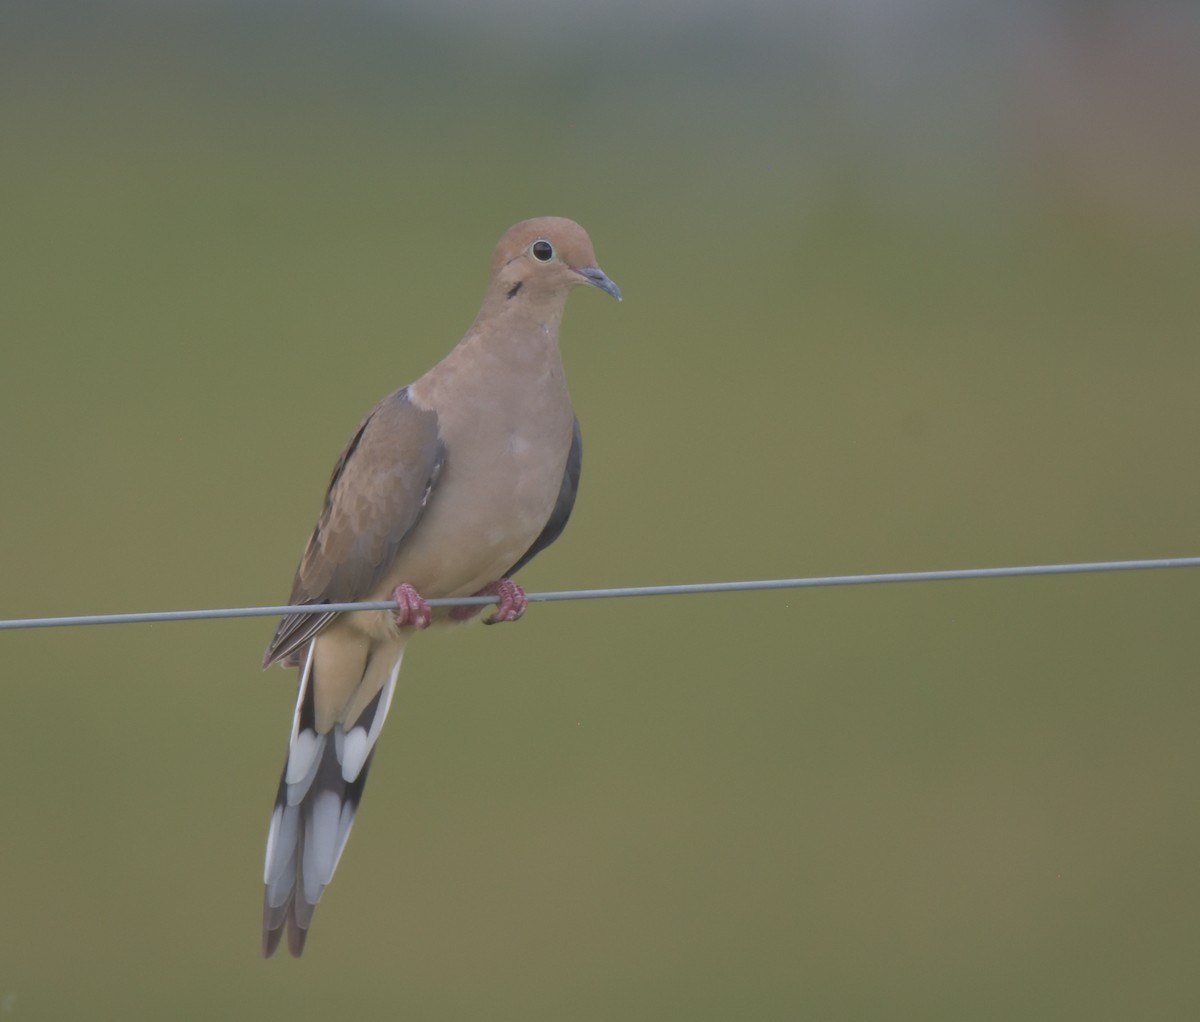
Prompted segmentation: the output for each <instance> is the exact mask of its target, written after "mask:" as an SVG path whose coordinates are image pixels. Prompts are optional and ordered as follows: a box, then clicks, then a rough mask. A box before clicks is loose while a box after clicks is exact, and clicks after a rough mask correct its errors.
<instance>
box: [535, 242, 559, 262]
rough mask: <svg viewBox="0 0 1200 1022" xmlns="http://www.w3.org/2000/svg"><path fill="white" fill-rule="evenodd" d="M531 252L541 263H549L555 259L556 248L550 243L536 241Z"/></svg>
mask: <svg viewBox="0 0 1200 1022" xmlns="http://www.w3.org/2000/svg"><path fill="white" fill-rule="evenodd" d="M530 251H531V252H533V258H534V259H536V260H537V261H538V262H539V263H548V262H549V261H550V260H551V259H553V258H554V246H553V245H551V244H550V242H548V241H535V242H534V243H533V246H532V248H531V249H530Z"/></svg>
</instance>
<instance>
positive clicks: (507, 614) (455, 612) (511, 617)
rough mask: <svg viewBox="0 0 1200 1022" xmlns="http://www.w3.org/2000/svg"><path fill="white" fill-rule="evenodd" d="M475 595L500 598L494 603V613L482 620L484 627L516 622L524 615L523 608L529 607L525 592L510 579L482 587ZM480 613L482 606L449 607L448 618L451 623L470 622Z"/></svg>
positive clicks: (503, 579)
mask: <svg viewBox="0 0 1200 1022" xmlns="http://www.w3.org/2000/svg"><path fill="white" fill-rule="evenodd" d="M475 595H476V596H498V597H500V599H499V600H497V601H496V613H494V614H493V615H492V616H491V617H487V618H484V619H483V623H484V624H485V625H494V624H495V623H496V622H497V621H516V620H517V618H519V617H520V616H521V615H522V614H524V613H525V608H526V607H528V606H529V600H528V599H527V598H526V596H525V590H524V589H522V588H521V587H520V586H519V585H517V583H516V582H514V581H513V580H512V579H511V578H502V579H500V581H499V582H493V583H492V584H491V585H490V586H484V587H483V588H482V589H480V590H479V592H477V593H476V594H475ZM482 611H483V607H482V606H475V605H473V604H468V605H467V606H465V607H451V608H450V618H451V620H453V621H470V620H471V618H473V617H474V616H475V615H476V614H479V613H481V612H482Z"/></svg>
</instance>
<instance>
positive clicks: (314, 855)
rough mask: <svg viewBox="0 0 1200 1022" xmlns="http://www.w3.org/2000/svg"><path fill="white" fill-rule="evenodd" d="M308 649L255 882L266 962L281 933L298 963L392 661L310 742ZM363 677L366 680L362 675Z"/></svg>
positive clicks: (387, 697) (362, 777)
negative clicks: (346, 718) (342, 717)
mask: <svg viewBox="0 0 1200 1022" xmlns="http://www.w3.org/2000/svg"><path fill="white" fill-rule="evenodd" d="M313 646H314V643H313V642H310V643H309V647H308V654H307V657H306V658H305V662H304V667H303V669H302V671H301V674H300V691H299V694H298V696H297V699H296V712H295V715H294V716H293V718H292V735H291V740H290V742H289V743H288V756H287V762H286V764H285V765H284V768H283V776H282V777H281V778H280V780H279V791H278V793H277V794H276V796H275V809H274V811H273V812H272V813H271V826H270V830H269V831H268V834H267V855H266V865H265V867H264V870H263V882H264V884H265V885H266V890H265V892H264V895H263V943H262V950H263V957H265V958H270V957H271V955H273V954H274V953H275V949H276V948H277V947H278V946H279V941H280V938H281V937H282V936H283V931H284V929H285V927H286V929H287V931H288V951H290V952H291V954H292V955H293V956H294V957H299V956H300V953H301V952H302V951H303V950H304V940H305V938H306V937H307V936H308V927H309V924H310V923H311V922H312V916H313V911H314V910H315V909H316V907H317V901H318V900H319V899H320V897H321V892H322V891H324V890H325V886H326V884H328V883H329V881H330V880H332V879H333V872H334V870H335V869H337V864H338V860H339V859H340V858H341V856H342V850H343V849H344V848H345V847H346V839H347V838H348V837H349V836H350V827H351V826H352V825H353V823H354V814H355V813H356V812H357V811H358V803H359V800H360V799H361V798H362V793H363V787H364V786H365V785H366V780H367V772H368V770H369V769H370V766H371V758H372V756H373V755H374V752H375V741H376V739H377V738H378V737H379V730H380V728H382V727H383V721H384V719H385V718H386V717H387V712H388V707H389V706H390V705H391V702H392V694H393V692H394V691H395V688H396V677H397V675H398V674H399V673H400V660H401V658H402V656H403V651H401V656H400V657H397V658H396V662H395V664H393V665H391V670H390V671H389V672H388V675H387V680H386V681H385V682H384V684H383V686H382V687H381V688H380V689H379V691H378V692H376V693H375V695H374V697H373V698H372V699H371V700H370V702H368V703H367V705H366V707H365V708H364V709H363V711H362V712H361V713H360V714H359V715H358V717H357V719H356V720H355V721H354V722H353V724H351V725H349V726H347V725H345V724H343V723H341V722H338V723H336V724H335V725H334V726H333V729H332V730H331V731H329V732H327V733H325V734H318V732H317V729H316V712H315V703H314V695H313V689H314V686H313ZM368 673H369V672H368Z"/></svg>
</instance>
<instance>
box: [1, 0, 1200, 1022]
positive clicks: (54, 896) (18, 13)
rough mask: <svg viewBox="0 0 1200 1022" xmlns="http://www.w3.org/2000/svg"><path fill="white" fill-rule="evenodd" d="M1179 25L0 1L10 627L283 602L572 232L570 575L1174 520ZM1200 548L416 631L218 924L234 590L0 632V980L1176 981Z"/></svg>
mask: <svg viewBox="0 0 1200 1022" xmlns="http://www.w3.org/2000/svg"><path fill="white" fill-rule="evenodd" d="M1197 10H1198V9H1197V8H1196V5H1195V4H1191V3H1184V2H1180V3H1175V4H1171V3H1162V4H1158V3H1154V4H1135V3H1133V2H1132V0H1131V2H1129V3H1125V4H1120V3H1092V4H1078V3H1068V2H1062V3H1054V2H1050V0H1046V2H1042V3H1019V4H1009V5H1003V4H1001V5H995V4H984V3H975V2H967V0H962V2H957V3H950V2H937V0H895V2H893V3H890V4H876V3H869V2H866V0H863V2H858V3H851V4H847V3H835V2H834V0H826V2H823V3H811V4H790V3H784V2H782V0H779V2H774V3H773V2H769V0H758V2H755V0H741V2H737V3H735V2H732V0H709V2H707V3H684V2H683V0H676V2H674V3H660V4H654V5H651V6H649V7H647V6H646V5H644V4H640V3H634V2H632V0H625V2H613V3H592V4H587V5H583V4H562V5H552V4H547V3H537V2H534V0H525V2H513V3H507V4H504V5H485V4H479V3H472V2H471V0H456V2H454V3H449V4H447V3H443V4H440V5H437V6H436V7H435V6H434V5H432V4H428V3H401V2H399V0H395V2H387V0H374V2H358V3H353V4H334V3H325V4H321V3H304V4H284V3H276V2H258V3H233V2H229V3H217V2H193V3H151V2H148V0H146V2H133V0H122V2H115V3H113V2H110V3H107V4H104V5H96V4H73V3H60V2H47V0H42V2H31V0H24V2H21V0H18V2H16V3H12V2H10V3H6V4H4V5H3V6H2V7H0V147H2V149H0V153H2V162H0V168H2V169H0V180H2V182H3V187H2V188H0V329H2V335H0V336H2V338H3V340H2V343H3V353H4V358H3V370H2V372H0V425H2V428H3V433H2V435H3V438H4V439H3V440H2V441H0V450H2V451H3V453H2V455H0V479H2V482H0V519H2V522H3V528H2V529H0V570H2V572H3V579H4V585H3V589H2V591H0V616H3V617H24V616H33V615H53V614H67V613H89V612H105V611H120V610H148V609H164V608H171V609H174V608H191V607H206V606H228V605H249V604H256V603H277V602H279V601H281V600H282V599H283V598H284V597H285V596H286V594H287V591H288V587H289V584H290V580H291V574H292V571H293V568H294V565H295V562H296V559H297V558H298V556H299V553H300V550H301V548H302V545H303V543H304V540H305V539H306V537H307V534H308V531H309V529H310V527H311V525H312V521H313V519H314V517H315V515H316V512H317V510H318V508H319V503H320V499H321V496H322V493H323V487H324V485H325V482H326V479H327V477H328V472H329V469H330V466H331V465H332V462H333V459H334V458H335V457H336V455H337V453H338V451H339V450H340V448H341V446H342V444H343V443H344V441H345V439H346V437H347V436H348V435H349V433H350V431H351V430H352V429H353V427H354V426H355V425H356V423H357V422H358V421H359V418H360V416H361V415H362V414H363V413H364V412H365V411H366V409H367V408H369V407H370V406H371V404H373V403H374V401H375V400H376V399H377V398H379V397H380V396H381V395H382V394H383V393H385V392H387V391H389V390H391V389H393V388H394V387H396V386H399V385H401V384H403V383H405V382H407V381H408V380H410V379H412V378H413V377H415V376H417V375H418V374H420V373H421V372H423V371H424V370H425V369H426V368H427V367H428V366H429V365H431V364H432V363H433V362H434V361H436V360H437V359H438V358H439V357H440V356H441V355H442V354H443V353H444V352H445V351H446V350H447V349H448V348H449V347H450V346H451V345H452V344H453V342H454V341H455V340H457V338H458V337H459V335H460V334H461V332H462V330H463V329H464V328H465V327H466V325H467V324H468V323H469V322H470V320H471V318H472V317H473V315H474V313H475V309H476V307H477V303H478V301H479V298H480V296H481V294H482V289H483V284H484V280H485V276H486V269H487V263H488V257H489V254H490V252H491V248H492V246H493V244H494V243H495V241H496V239H497V238H498V237H499V235H500V234H501V233H502V232H503V230H504V229H505V228H507V227H508V226H509V225H510V224H511V223H513V222H515V221H517V220H519V219H522V218H524V217H528V216H533V215H539V214H546V213H551V214H558V215H564V216H571V217H574V218H575V219H578V220H579V221H581V222H582V223H583V224H584V225H585V226H586V227H587V228H588V229H589V231H590V232H591V234H592V237H593V240H594V241H595V244H596V249H597V252H598V255H599V259H600V262H601V265H603V267H604V268H605V269H606V270H607V271H608V273H609V274H610V275H611V276H612V277H613V278H614V279H615V280H616V281H618V282H619V283H620V285H621V287H622V288H623V289H624V291H625V295H626V301H625V302H624V303H623V304H622V305H620V306H618V305H616V304H614V303H612V302H609V301H607V300H604V299H603V298H602V297H601V296H598V295H595V294H591V293H587V294H577V295H576V296H575V297H574V298H573V299H572V302H571V308H570V310H569V313H568V318H567V323H566V327H565V331H564V333H565V336H564V352H565V358H566V363H567V368H568V373H569V376H570V379H571V384H572V390H573V394H574V397H575V401H576V405H577V408H578V410H579V415H580V418H581V419H582V421H583V424H584V432H585V437H586V458H585V472H584V480H583V487H582V491H581V495H580V501H579V504H578V506H577V509H576V513H575V517H574V519H573V521H572V523H571V527H570V528H569V529H568V530H567V532H566V534H565V536H564V538H563V539H562V540H561V541H560V543H559V544H558V545H557V546H556V547H555V548H554V549H553V551H552V552H551V553H549V554H547V555H544V556H543V557H541V558H539V559H538V560H537V561H536V562H535V563H534V565H533V566H532V567H531V568H530V569H529V570H528V571H527V572H526V573H525V575H524V578H523V581H524V582H525V584H526V585H527V586H528V587H529V588H531V589H543V588H553V589H559V588H572V587H580V586H586V587H590V586H607V585H628V584H650V583H662V582H685V581H706V580H715V579H733V578H757V577H777V576H790V575H808V574H813V575H817V574H833V573H851V572H859V571H889V570H908V569H926V568H948V567H972V566H983V565H995V564H1020V563H1037V562H1053V561H1070V560H1076V559H1085V560H1091V559H1110V558H1133V557H1155V556H1170V555H1186V554H1195V553H1197V552H1198V551H1200V542H1198V541H1197V535H1196V534H1197V514H1196V510H1197V507H1198V506H1200V479H1198V476H1197V472H1196V465H1195V462H1196V458H1195V450H1196V443H1197V437H1198V436H1200V402H1198V401H1197V381H1198V379H1200V345H1198V344H1197V340H1198V338H1200V286H1198V284H1197V280H1198V278H1200V187H1198V184H1197V183H1198V181H1200V132H1198V131H1197V127H1196V124H1197V122H1196V120H1195V114H1196V110H1197V108H1198V107H1197V99H1198V97H1200V16H1198V15H1197ZM1198 592H1200V574H1197V573H1195V572H1192V571H1180V572H1174V573H1166V572H1160V573H1137V574H1119V575H1103V576H1090V577H1079V578H1059V579H1029V580H1004V581H991V582H975V583H944V584H940V585H923V586H915V585H913V586H894V587H884V588H861V589H842V590H820V591H806V592H776V593H768V594H738V595H726V596H698V597H687V598H676V599H657V600H645V601H634V600H622V601H604V602H597V603H590V604H583V603H575V604H556V605H552V606H545V607H537V608H535V609H534V610H533V612H532V613H530V614H529V615H528V617H527V618H526V620H525V621H524V622H522V624H521V625H520V626H519V627H511V628H502V629H483V628H472V629H465V630H462V631H460V632H459V633H458V634H456V635H440V636H432V637H430V638H429V639H428V640H423V641H420V642H417V643H414V645H413V646H412V648H411V649H410V652H409V656H408V658H407V660H406V663H405V673H404V677H403V682H402V686H401V689H400V691H399V693H398V697H397V701H396V704H395V705H394V707H393V710H392V719H391V720H390V721H389V726H388V728H387V729H386V732H385V737H384V738H383V739H382V743H381V746H380V754H379V756H378V757H377V758H376V761H375V767H374V770H373V779H372V782H371V785H370V790H369V791H368V793H367V797H366V800H365V802H364V805H363V812H362V813H361V815H360V817H359V822H358V825H357V827H356V831H355V835H354V837H353V839H352V840H351V841H350V844H349V847H348V849H347V852H346V855H345V857H344V859H343V861H342V864H341V869H340V871H339V874H338V877H337V878H336V880H335V882H334V884H333V885H332V887H331V888H330V889H329V891H328V892H327V893H326V896H325V898H324V900H323V902H322V904H321V907H320V910H319V911H318V913H317V917H316V920H315V924H314V929H313V931H312V938H311V940H310V941H309V945H308V950H307V952H306V955H305V957H304V958H303V959H302V960H301V961H300V962H299V963H296V962H292V961H290V960H287V959H286V958H284V959H276V960H273V961H271V962H269V963H264V962H262V961H261V960H260V959H259V958H258V939H259V936H258V930H259V913H260V892H261V888H260V870H261V855H262V844H263V839H264V836H265V829H266V823H267V817H268V813H269V809H270V805H271V799H272V796H273V793H274V788H275V784H276V780H277V776H278V769H279V767H280V764H281V762H282V755H283V750H284V745H285V737H286V732H287V727H288V722H289V719H290V714H291V710H292V699H293V691H294V681H293V679H292V676H291V675H290V674H285V673H283V672H280V671H272V672H271V673H269V674H267V675H265V676H264V675H261V674H260V673H259V671H258V666H257V665H258V661H259V657H260V655H261V651H262V648H263V647H264V645H265V644H266V641H267V639H268V638H269V636H270V634H271V631H272V629H273V623H272V622H268V621H263V620H239V621H227V622H213V623H183V624H176V625H162V626H127V627H110V628H89V629H73V630H53V631H27V632H16V633H5V634H4V635H3V637H2V639H0V646H2V648H3V652H4V657H3V663H4V667H3V672H2V673H3V679H2V681H0V714H2V719H3V721H4V725H5V726H4V730H3V734H4V737H3V741H0V772H2V776H3V782H2V785H0V1018H7V1017H12V1018H13V1019H18V1018H21V1019H23V1018H29V1019H35V1018H37V1019H81V1018H87V1019H109V1018H113V1019H130V1018H181V1019H208V1018H218V1017H219V1018H277V1017H279V1018H282V1017H287V1018H291V1019H307V1018H314V1019H315V1018H326V1019H328V1018H333V1017H336V1018H373V1017H379V1016H383V1015H385V1014H386V1015H388V1016H396V1017H407V1018H419V1019H482V1018H486V1019H523V1020H527V1019H587V1020H591V1019H793V1018H820V1019H856V1018H887V1019H898V1018H912V1019H956V1020H961V1019H1014V1018H1022V1019H1068V1018H1070V1019H1076V1018H1078V1019H1101V1018H1103V1019H1129V1018H1154V1019H1175V1018H1178V1019H1192V1018H1196V1017H1198V1013H1200V971H1198V970H1197V962H1198V961H1200V936H1198V923H1197V920H1198V918H1200V867H1198V863H1200V819H1198V815H1197V813H1198V808H1200V805H1198V797H1197V781H1198V777H1200V743H1197V737H1196V732H1197V727H1198V724H1200V688H1198V686H1197V677H1196V663H1197V652H1198V651H1197V645H1198V639H1197V635H1198V630H1197V627H1196V612H1197V607H1198V602H1197V595H1198Z"/></svg>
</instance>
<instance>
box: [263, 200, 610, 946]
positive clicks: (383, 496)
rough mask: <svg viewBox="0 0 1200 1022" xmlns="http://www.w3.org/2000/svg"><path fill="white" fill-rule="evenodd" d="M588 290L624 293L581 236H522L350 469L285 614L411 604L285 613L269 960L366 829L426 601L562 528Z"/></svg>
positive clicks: (360, 446)
mask: <svg viewBox="0 0 1200 1022" xmlns="http://www.w3.org/2000/svg"><path fill="white" fill-rule="evenodd" d="M579 284H591V285H592V286H595V287H599V288H600V289H601V290H604V291H606V292H607V293H609V294H611V295H613V296H614V297H616V298H618V299H619V298H620V292H619V291H618V289H617V287H616V285H615V284H613V283H612V282H611V281H610V280H609V279H608V278H607V277H606V276H605V275H604V274H603V273H602V272H601V271H600V270H599V268H598V267H597V266H596V260H595V256H594V254H593V252H592V245H591V241H590V240H589V239H588V236H587V234H586V233H585V232H584V230H583V229H582V228H581V227H580V226H579V225H578V224H575V223H573V222H571V221H570V220H564V219H561V218H558V217H542V218H539V219H536V220H526V221H524V222H522V223H519V224H517V225H516V226H515V227H512V228H511V229H510V230H509V231H508V232H507V233H506V234H505V235H504V237H503V238H501V239H500V243H499V244H498V245H497V247H496V251H495V254H494V256H493V258H492V272H491V279H490V280H489V283H488V288H487V292H486V294H485V296H484V300H483V306H482V308H481V309H480V311H479V315H478V316H477V317H476V319H475V322H474V323H472V325H471V327H470V329H469V330H468V331H467V333H466V335H465V336H464V337H463V339H462V340H461V341H460V342H459V343H458V345H457V346H456V347H455V348H454V349H453V350H452V351H451V352H450V353H449V354H448V355H447V356H446V357H445V358H444V359H442V361H441V362H439V363H438V364H437V365H436V366H434V367H433V368H432V369H431V370H429V372H427V373H426V374H425V375H424V376H422V377H421V378H420V379H419V380H417V381H416V382H415V383H412V384H411V385H409V386H408V387H405V388H402V389H401V390H398V391H396V392H394V393H392V394H389V395H388V396H387V397H386V398H384V399H383V400H382V401H381V402H380V403H379V404H378V405H377V406H376V407H375V408H374V410H373V411H372V412H371V413H370V414H369V415H368V416H367V418H366V419H364V420H363V422H362V424H361V425H360V426H359V428H358V430H357V431H356V432H355V434H354V436H353V437H352V438H351V440H350V443H349V444H348V445H347V446H346V449H345V450H344V451H343V452H342V454H341V456H340V457H339V458H338V461H337V464H336V465H335V467H334V471H333V475H332V478H331V479H330V483H329V490H328V493H327V495H326V498H325V505H324V508H323V509H322V512H321V515H320V518H319V519H318V521H317V525H316V528H315V529H314V530H313V534H312V537H311V538H310V539H309V542H308V546H307V548H306V549H305V552H304V556H303V558H302V559H301V561H300V566H299V568H298V569H297V572H296V578H295V582H294V583H293V586H292V594H291V599H290V602H291V603H311V604H320V603H331V602H342V601H351V600H388V599H392V598H393V594H397V590H398V587H403V589H402V590H401V591H400V592H399V593H398V595H400V596H401V597H402V598H403V599H407V600H409V601H410V604H412V605H411V606H410V607H409V611H408V612H405V611H401V613H400V614H399V615H394V614H392V613H390V612H386V611H370V612H358V613H354V614H338V615H333V614H312V615H292V616H289V617H285V618H284V619H283V620H282V621H281V622H280V624H279V627H278V629H277V631H276V633H275V637H274V638H273V639H272V641H271V644H270V646H269V647H268V648H267V652H266V655H265V657H264V661H263V662H264V666H268V665H270V664H272V663H276V662H282V663H284V664H287V665H298V666H300V667H301V672H300V685H299V695H298V698H297V704H296V712H295V716H294V718H293V723H292V735H291V740H290V742H289V747H288V760H287V763H286V765H285V768H284V774H283V778H282V779H281V781H280V787H279V795H278V797H277V800H276V807H275V811H274V813H273V814H272V817H271V829H270V834H269V836H268V841H267V862H266V867H265V874H264V879H265V883H266V892H265V896H264V908H263V953H264V954H266V955H268V956H269V955H271V954H272V953H273V952H274V951H275V948H276V947H277V945H278V943H279V940H280V937H281V935H282V932H283V929H284V928H285V927H286V928H287V930H288V947H289V949H290V950H291V952H292V954H294V955H299V954H300V952H301V950H302V949H303V947H304V940H305V937H306V935H307V931H308V926H309V923H310V921H311V918H312V913H313V909H314V908H315V906H316V902H317V899H318V898H319V897H320V894H321V891H322V890H323V889H324V887H325V885H326V884H327V883H328V882H329V880H330V879H331V878H332V876H333V871H334V869H335V867H336V865H337V860H338V858H339V857H340V855H341V851H342V848H343V847H344V846H345V841H346V837H347V836H348V834H349V830H350V825H351V823H352V822H353V818H354V812H355V810H356V808H357V805H358V800H359V798H360V797H361V794H362V787H363V783H364V782H365V779H366V774H367V769H368V767H369V765H370V760H371V756H372V755H373V752H374V746H375V741H376V739H377V737H378V734H379V729H380V727H381V726H382V724H383V719H384V717H385V716H386V714H387V709H388V705H389V704H390V702H391V698H392V693H393V691H394V688H395V683H396V676H397V673H398V671H399V667H400V660H401V658H402V656H403V653H404V646H405V643H406V642H407V640H408V638H409V636H410V635H411V634H412V633H413V631H414V630H416V629H418V628H420V627H423V626H424V624H425V623H426V618H425V617H424V616H423V615H427V614H428V608H424V609H423V610H422V609H421V607H420V597H425V598H434V597H451V596H467V595H473V594H475V593H478V592H481V591H489V592H492V591H494V590H495V587H496V584H497V583H499V582H501V581H502V580H506V579H507V578H508V576H509V575H511V574H513V573H514V572H515V571H517V569H519V568H520V567H522V566H523V565H524V564H525V563H527V562H528V560H529V559H530V558H531V557H533V556H534V555H535V554H536V553H538V552H539V551H540V550H541V549H544V548H545V547H546V546H548V545H549V544H550V543H551V542H553V540H554V539H556V538H557V536H558V534H559V533H560V532H561V531H562V528H563V526H564V525H565V524H566V520H567V517H568V516H569V515H570V512H571V507H572V505H573V503H574V499H575V489H576V486H577V484H578V478H579V462H580V440H579V427H578V422H577V421H576V419H575V413H574V411H573V410H572V407H571V400H570V396H569V395H568V393H567V387H566V381H565V378H564V374H563V367H562V361H561V358H560V356H559V351H558V331H559V324H560V323H561V321H562V315H563V310H564V308H565V305H566V300H567V295H568V293H569V292H570V291H571V290H572V288H574V287H575V286H577V285H579ZM503 586H504V587H506V588H502V589H501V592H502V593H504V594H511V593H513V592H515V593H517V594H519V600H518V601H517V602H515V603H509V602H508V596H507V595H506V596H505V599H504V600H503V601H502V602H501V604H500V610H499V612H498V614H497V616H498V617H499V619H501V620H515V618H516V617H519V616H520V613H521V611H522V610H523V609H524V604H523V594H520V591H519V588H518V587H515V586H512V585H511V584H510V583H507V582H504V583H503ZM410 587H411V588H410ZM414 591H415V592H414ZM417 594H420V597H418V596H417ZM412 601H416V602H415V603H412ZM414 606H415V607H416V608H417V609H416V610H413V607H414ZM431 616H432V618H433V619H434V620H436V621H439V622H443V623H448V622H452V621H455V620H463V619H465V618H467V617H469V616H470V615H469V614H463V613H461V612H460V613H455V612H453V611H446V610H445V609H440V608H439V610H437V611H434V612H433V614H432V615H431Z"/></svg>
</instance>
